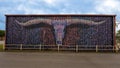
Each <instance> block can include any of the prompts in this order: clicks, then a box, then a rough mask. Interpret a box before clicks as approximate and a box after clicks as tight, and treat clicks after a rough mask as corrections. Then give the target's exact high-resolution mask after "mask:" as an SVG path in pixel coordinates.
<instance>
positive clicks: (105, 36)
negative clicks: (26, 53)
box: [6, 15, 115, 46]
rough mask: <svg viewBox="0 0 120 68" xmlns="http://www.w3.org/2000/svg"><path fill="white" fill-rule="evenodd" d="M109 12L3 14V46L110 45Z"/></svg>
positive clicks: (111, 20) (111, 44)
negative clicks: (4, 26)
mask: <svg viewBox="0 0 120 68" xmlns="http://www.w3.org/2000/svg"><path fill="white" fill-rule="evenodd" d="M114 17H115V16H113V15H108V16H106V15H6V20H7V21H6V45H7V44H25V45H37V44H41V45H62V46H64V45H68V46H69V45H73V46H74V45H79V46H80V45H84V46H91V45H92V46H94V45H98V46H101V45H110V46H113V45H114Z"/></svg>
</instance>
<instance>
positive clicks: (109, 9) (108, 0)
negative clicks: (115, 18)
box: [95, 0, 120, 13]
mask: <svg viewBox="0 0 120 68" xmlns="http://www.w3.org/2000/svg"><path fill="white" fill-rule="evenodd" d="M95 3H96V7H95V10H96V11H97V12H99V13H115V12H119V11H120V7H119V5H120V1H119V0H99V1H96V2H95Z"/></svg>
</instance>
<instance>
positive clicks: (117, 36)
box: [116, 30, 120, 43]
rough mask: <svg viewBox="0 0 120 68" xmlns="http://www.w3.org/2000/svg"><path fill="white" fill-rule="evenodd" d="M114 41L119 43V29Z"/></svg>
mask: <svg viewBox="0 0 120 68" xmlns="http://www.w3.org/2000/svg"><path fill="white" fill-rule="evenodd" d="M116 41H117V43H120V30H119V31H118V32H117V34H116Z"/></svg>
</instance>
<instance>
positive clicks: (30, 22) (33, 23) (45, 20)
mask: <svg viewBox="0 0 120 68" xmlns="http://www.w3.org/2000/svg"><path fill="white" fill-rule="evenodd" d="M15 22H16V23H18V24H19V25H21V26H32V25H35V24H40V23H45V24H48V25H51V19H32V20H28V21H27V22H24V23H23V22H19V21H18V20H15Z"/></svg>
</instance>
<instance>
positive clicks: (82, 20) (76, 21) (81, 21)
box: [67, 19, 106, 25]
mask: <svg viewBox="0 0 120 68" xmlns="http://www.w3.org/2000/svg"><path fill="white" fill-rule="evenodd" d="M105 21H106V20H103V21H99V22H95V21H91V20H84V19H67V24H68V25H70V24H76V23H81V24H87V25H99V24H102V23H104V22H105Z"/></svg>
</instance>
